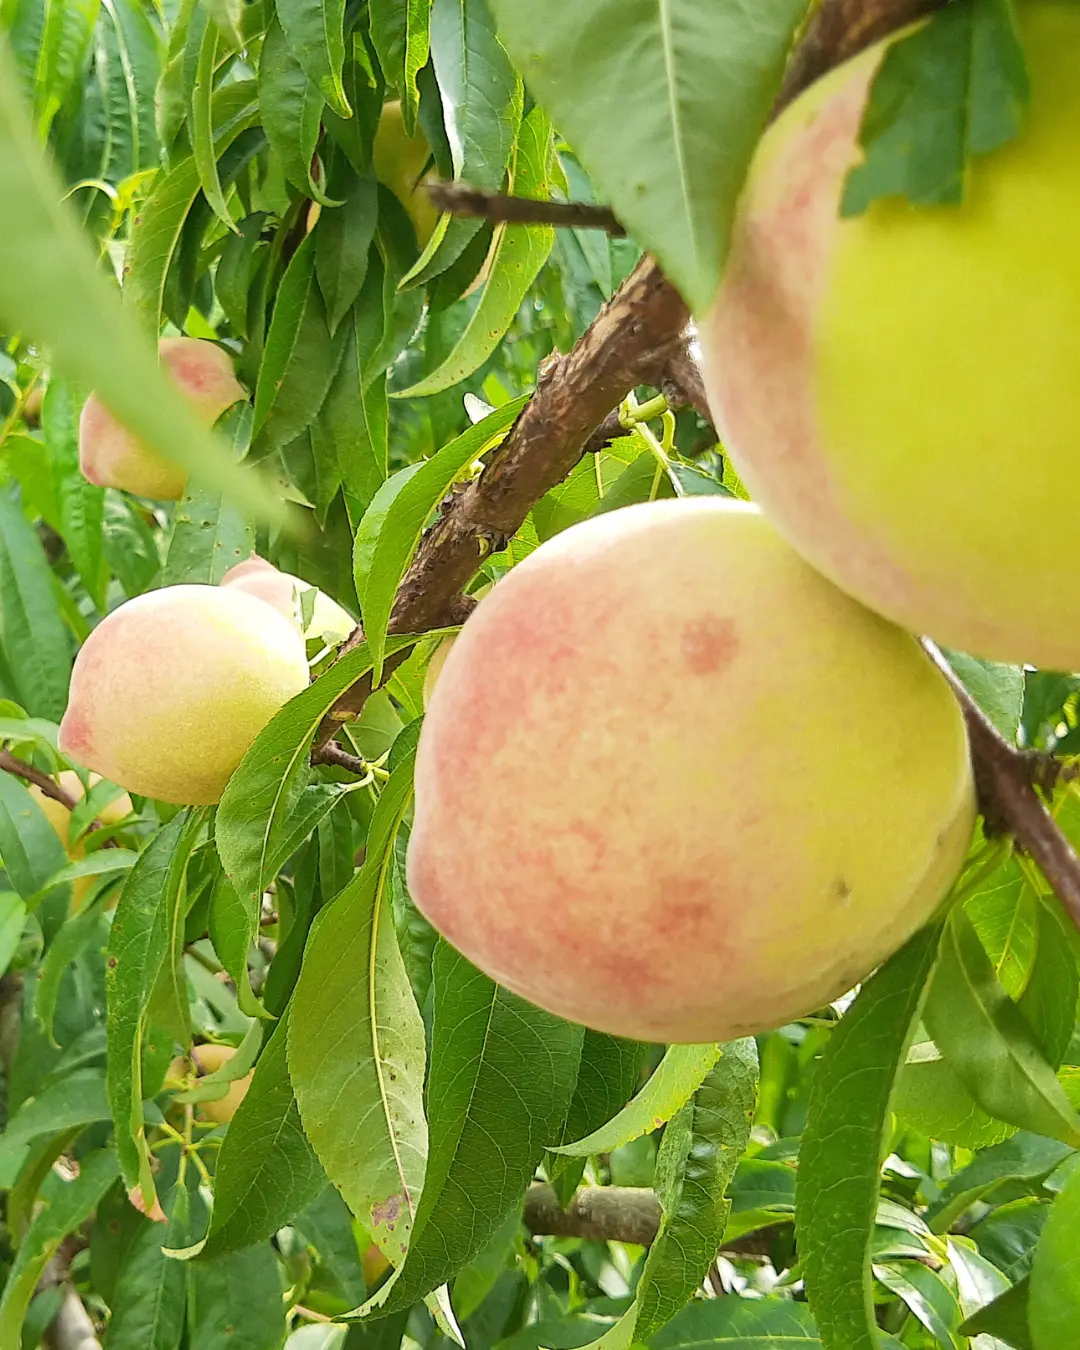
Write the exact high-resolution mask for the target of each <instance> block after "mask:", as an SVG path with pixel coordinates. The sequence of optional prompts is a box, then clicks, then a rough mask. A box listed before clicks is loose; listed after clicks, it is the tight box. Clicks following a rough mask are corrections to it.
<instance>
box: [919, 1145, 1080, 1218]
mask: <svg viewBox="0 0 1080 1350" xmlns="http://www.w3.org/2000/svg"><path fill="white" fill-rule="evenodd" d="M1071 1153H1072V1149H1071V1148H1070V1147H1069V1146H1068V1144H1061V1143H1059V1142H1058V1141H1057V1140H1056V1139H1046V1138H1044V1137H1043V1136H1042V1135H1038V1134H1028V1133H1027V1132H1026V1131H1023V1130H1022V1131H1021V1132H1020V1133H1019V1134H1014V1135H1013V1137H1012V1138H1011V1139H1006V1140H1005V1141H1004V1143H1001V1144H996V1145H995V1146H994V1147H993V1148H988V1149H984V1150H983V1151H982V1152H981V1153H979V1154H978V1155H977V1156H976V1157H975V1159H974V1160H973V1161H972V1162H971V1163H969V1164H968V1166H967V1167H965V1168H962V1169H961V1170H960V1171H959V1172H957V1173H956V1175H955V1176H953V1177H951V1178H950V1179H949V1182H948V1184H947V1185H946V1186H945V1187H944V1189H943V1190H942V1192H941V1194H940V1196H939V1197H938V1200H937V1202H936V1203H935V1204H934V1205H932V1206H931V1207H930V1210H929V1212H928V1214H927V1216H926V1217H927V1222H928V1223H929V1224H930V1226H931V1228H932V1229H933V1230H934V1232H935V1233H945V1232H947V1231H948V1230H949V1229H950V1228H951V1227H952V1225H953V1224H954V1223H955V1222H956V1220H957V1219H958V1218H959V1217H960V1215H961V1214H963V1213H964V1211H965V1210H966V1209H968V1208H969V1207H970V1206H971V1205H973V1204H975V1202H976V1201H977V1200H979V1199H981V1198H982V1196H984V1195H985V1194H986V1193H987V1192H988V1191H991V1190H993V1189H994V1188H995V1187H996V1186H999V1185H1001V1183H1002V1182H1010V1181H1019V1182H1024V1183H1025V1184H1028V1185H1031V1184H1033V1183H1037V1182H1040V1181H1042V1180H1043V1179H1044V1178H1045V1177H1047V1176H1049V1175H1050V1173H1051V1172H1052V1171H1053V1170H1054V1169H1055V1168H1056V1167H1059V1166H1060V1165H1061V1163H1063V1162H1064V1161H1065V1159H1066V1158H1068V1157H1069V1156H1070V1155H1071Z"/></svg>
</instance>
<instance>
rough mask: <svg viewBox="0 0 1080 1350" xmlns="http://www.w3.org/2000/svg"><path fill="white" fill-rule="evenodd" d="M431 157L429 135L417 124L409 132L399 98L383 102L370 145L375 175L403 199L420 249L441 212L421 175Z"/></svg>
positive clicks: (402, 202) (424, 244) (429, 236)
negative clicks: (372, 141) (422, 181)
mask: <svg viewBox="0 0 1080 1350" xmlns="http://www.w3.org/2000/svg"><path fill="white" fill-rule="evenodd" d="M430 158H431V147H430V146H429V145H428V142H427V137H426V136H425V135H424V133H423V132H422V131H421V129H420V127H419V126H417V128H416V130H415V131H414V132H413V134H412V135H411V136H410V135H409V134H408V132H407V131H406V130H405V122H404V120H403V118H402V116H401V104H400V102H398V101H397V100H396V99H395V100H392V101H390V102H388V103H385V104H383V110H382V116H381V117H380V118H379V125H378V127H377V128H376V130H375V143H374V145H373V146H372V149H371V159H372V165H373V167H374V169H375V177H376V178H377V179H378V180H379V182H380V183H383V184H384V185H385V186H386V187H388V188H389V189H390V191H391V192H392V193H393V194H394V196H395V197H397V199H398V201H400V202H401V204H402V206H403V207H404V208H405V210H406V212H407V213H408V216H409V219H410V220H411V221H412V223H413V229H414V230H415V231H416V242H417V243H418V244H419V245H420V248H421V250H423V248H424V247H425V246H426V245H427V242H428V240H429V239H430V238H431V236H432V234H433V233H434V230H435V225H436V222H437V221H438V219H439V213H438V211H437V210H436V209H435V207H434V206H433V205H432V203H431V198H430V197H429V196H428V194H427V192H426V191H425V190H424V188H423V186H422V184H421V182H420V175H421V174H422V173H423V172H424V168H425V166H426V165H427V163H428V160H429V159H430Z"/></svg>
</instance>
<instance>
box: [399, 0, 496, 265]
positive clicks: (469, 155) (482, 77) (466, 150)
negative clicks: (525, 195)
mask: <svg viewBox="0 0 1080 1350" xmlns="http://www.w3.org/2000/svg"><path fill="white" fill-rule="evenodd" d="M430 40H431V61H432V65H433V66H434V68H435V75H436V78H437V80H438V87H439V92H440V94H441V95H442V112H443V123H444V125H445V127H446V135H447V138H448V139H449V142H450V154H451V158H452V160H453V168H454V177H455V178H456V179H461V180H464V181H465V182H467V183H469V184H470V185H471V186H473V187H478V188H483V189H485V190H487V191H489V192H497V191H498V190H499V189H500V188H501V187H502V184H503V179H504V177H505V175H506V166H507V164H508V162H509V159H510V152H511V150H512V149H513V145H514V139H515V137H516V136H517V131H518V126H519V125H520V122H521V114H522V105H523V96H522V88H521V79H520V77H519V76H518V74H517V73H516V72H515V70H514V67H513V66H512V65H511V63H510V60H509V58H508V57H507V55H506V51H505V49H504V48H503V46H502V44H501V43H500V42H499V40H498V38H497V37H496V35H495V24H494V22H493V20H492V17H491V13H490V11H489V9H488V5H487V0H434V3H433V4H432V7H431V26H430ZM482 225H483V222H482V221H480V220H470V219H468V218H467V217H463V216H443V217H441V218H440V220H439V223H438V225H437V226H436V229H435V233H434V234H433V235H432V237H431V240H430V241H429V243H428V246H427V248H426V249H425V250H424V253H423V255H422V256H421V258H420V259H419V261H418V262H417V263H416V266H415V267H414V268H413V269H412V271H411V272H409V273H408V275H407V276H406V277H405V282H406V283H412V284H414V285H419V284H421V283H423V282H427V281H430V280H431V278H432V277H435V276H437V275H438V274H439V273H440V272H444V271H445V270H446V269H447V268H448V267H449V266H450V264H451V263H452V262H455V261H456V260H457V259H458V258H459V257H460V256H461V254H462V253H463V252H464V250H465V247H466V245H467V244H468V243H469V241H470V240H471V239H472V238H473V236H474V235H476V234H477V233H478V232H479V231H480V229H481V227H482Z"/></svg>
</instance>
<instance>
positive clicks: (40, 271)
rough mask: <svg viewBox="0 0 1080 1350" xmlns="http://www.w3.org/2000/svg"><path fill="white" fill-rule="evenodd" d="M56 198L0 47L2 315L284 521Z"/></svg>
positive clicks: (222, 484)
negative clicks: (164, 360) (178, 384)
mask: <svg viewBox="0 0 1080 1350" xmlns="http://www.w3.org/2000/svg"><path fill="white" fill-rule="evenodd" d="M59 198H60V185H59V183H58V182H57V180H56V177H55V173H54V170H53V169H52V168H51V166H49V165H47V164H46V163H45V161H44V160H43V159H42V158H41V154H40V152H39V150H38V147H37V146H36V145H35V143H34V135H33V131H32V129H31V127H30V126H29V124H28V123H27V121H26V117H25V114H24V111H23V109H22V107H21V105H20V101H19V96H18V93H17V91H16V88H15V80H14V75H13V72H12V70H11V63H10V56H9V55H8V53H7V51H6V49H5V48H4V46H3V45H2V44H0V237H2V238H3V239H4V246H5V250H6V260H7V261H6V265H5V266H4V268H3V269H0V314H2V315H3V318H4V320H5V321H6V322H7V323H8V324H9V325H11V326H12V327H15V328H17V329H19V330H21V331H22V332H23V333H24V334H25V336H26V337H28V338H32V339H33V340H34V341H35V342H37V343H39V344H40V345H41V346H43V347H47V348H49V349H50V350H51V352H52V356H53V361H54V363H55V365H56V367H57V369H58V370H60V371H61V373H63V374H64V375H65V376H66V377H67V378H68V379H71V380H74V381H77V382H78V383H79V384H81V385H82V386H83V387H85V388H90V389H95V390H96V391H97V392H98V394H99V395H100V396H101V398H102V399H103V400H104V402H105V403H106V405H107V406H108V407H109V408H110V409H111V410H112V412H113V413H115V415H116V416H117V417H118V418H119V419H120V420H121V421H122V422H123V423H124V424H125V426H128V427H130V428H131V430H132V431H133V432H135V434H136V435H138V436H140V437H142V438H143V439H144V440H146V441H148V442H149V443H150V444H151V445H153V446H155V447H156V448H157V449H158V450H159V451H161V453H162V454H164V455H165V456H167V457H168V458H169V459H173V460H175V461H176V462H177V463H178V464H182V465H184V466H186V467H188V468H190V470H191V471H192V473H193V474H195V475H197V476H200V477H203V478H205V479H206V481H207V482H208V483H211V484H213V485H216V486H217V487H218V488H219V489H220V490H222V491H223V492H227V493H229V494H230V496H231V497H232V498H233V499H234V500H235V501H237V502H238V503H240V504H242V505H245V506H247V507H248V508H249V509H250V510H251V511H253V512H254V513H255V514H257V515H260V516H264V517H267V518H269V519H274V520H276V519H279V518H281V516H282V510H281V503H280V502H279V501H277V500H275V499H274V498H273V497H272V496H271V494H270V493H269V492H268V491H266V490H265V489H264V488H263V487H262V486H261V485H259V483H258V482H257V480H255V479H254V478H253V477H252V476H251V474H250V473H247V472H245V471H243V470H241V469H240V468H239V467H237V466H236V465H233V464H231V463H230V462H229V460H228V457H227V456H225V455H224V454H223V453H222V451H221V449H220V447H219V446H218V444H217V441H216V439H215V438H214V437H213V435H212V434H211V433H210V432H209V431H207V429H206V428H205V427H204V426H202V424H201V423H200V421H199V419H198V417H197V416H196V414H195V413H194V412H193V410H192V409H191V408H190V407H189V406H188V404H187V403H186V402H185V400H184V398H183V397H182V396H181V394H180V393H179V391H178V390H177V389H176V388H174V387H173V385H172V384H171V383H170V381H169V380H168V379H166V378H165V376H164V375H163V374H162V372H161V369H160V367H159V365H158V362H157V359H156V353H155V352H154V350H153V347H152V345H151V343H150V342H149V341H148V340H147V338H146V336H145V335H140V334H139V332H138V330H137V328H136V326H135V324H134V323H133V322H132V320H131V317H130V316H126V315H125V314H124V313H123V310H122V306H121V304H120V299H119V297H118V296H117V294H116V292H115V290H114V289H113V287H112V286H111V285H110V283H109V282H108V280H107V279H106V278H105V276H104V275H103V274H102V272H101V269H100V268H99V267H98V265H97V262H96V259H95V258H94V256H93V252H92V250H91V248H90V245H89V243H88V241H87V240H86V239H85V238H83V237H82V236H81V235H80V234H79V232H78V230H77V229H76V227H75V225H74V222H73V221H72V219H71V217H70V215H69V213H68V211H67V210H66V209H65V208H64V207H62V206H61V205H60V202H59ZM46 612H47V611H46ZM50 665H52V663H51V662H50ZM59 669H60V670H63V669H64V667H63V666H62V665H61V666H60V667H59ZM50 679H51V680H53V681H55V675H52V676H50Z"/></svg>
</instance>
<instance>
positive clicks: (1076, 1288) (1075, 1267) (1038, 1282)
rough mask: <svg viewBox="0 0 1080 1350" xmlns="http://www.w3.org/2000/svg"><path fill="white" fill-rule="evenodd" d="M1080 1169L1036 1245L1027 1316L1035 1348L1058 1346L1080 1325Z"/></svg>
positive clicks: (1056, 1349) (1051, 1349) (1047, 1349)
mask: <svg viewBox="0 0 1080 1350" xmlns="http://www.w3.org/2000/svg"><path fill="white" fill-rule="evenodd" d="M1078 1233H1080V1170H1076V1171H1074V1172H1073V1174H1072V1177H1071V1178H1070V1180H1069V1183H1068V1185H1067V1186H1066V1187H1065V1189H1064V1190H1063V1191H1062V1192H1061V1194H1060V1195H1059V1196H1058V1197H1057V1199H1056V1200H1055V1201H1054V1204H1053V1207H1052V1208H1051V1210H1050V1217H1049V1219H1048V1220H1047V1221H1046V1227H1045V1228H1044V1229H1043V1231H1042V1237H1041V1238H1040V1239H1039V1245H1038V1247H1036V1249H1035V1265H1034V1267H1033V1268H1032V1272H1031V1293H1030V1300H1029V1304H1028V1319H1029V1321H1030V1324H1031V1338H1032V1342H1033V1344H1034V1346H1035V1350H1059V1347H1062V1346H1065V1345H1068V1344H1069V1341H1070V1339H1072V1338H1074V1337H1075V1335H1076V1328H1077V1326H1080V1243H1078V1242H1077V1234H1078Z"/></svg>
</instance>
